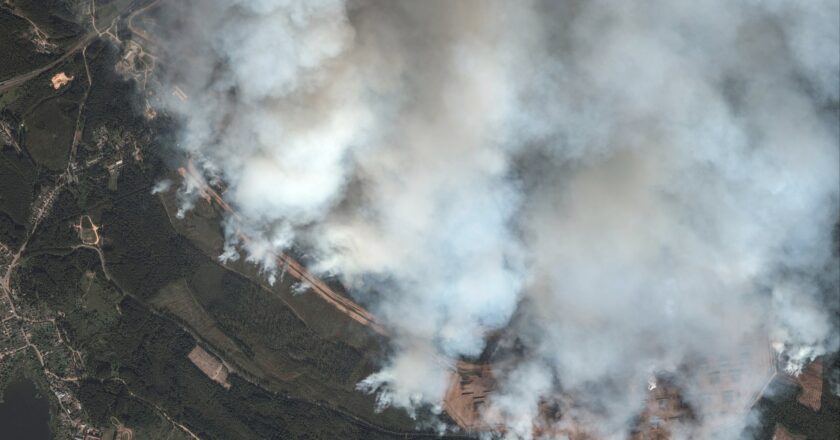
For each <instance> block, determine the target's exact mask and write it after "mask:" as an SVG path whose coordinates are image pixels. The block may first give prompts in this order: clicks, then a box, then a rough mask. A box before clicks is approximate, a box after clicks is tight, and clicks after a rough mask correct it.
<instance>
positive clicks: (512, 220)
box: [165, 0, 840, 437]
mask: <svg viewBox="0 0 840 440" xmlns="http://www.w3.org/2000/svg"><path fill="white" fill-rule="evenodd" d="M165 7H166V8H169V9H170V11H167V12H168V14H165V15H168V16H170V17H173V18H171V19H172V20H175V21H174V22H173V23H171V24H172V26H170V31H169V32H170V33H171V37H172V38H170V41H169V42H168V43H167V45H168V47H169V48H170V52H171V54H173V55H174V56H176V57H177V60H178V63H177V64H173V65H171V66H170V67H169V69H170V72H169V76H168V77H167V78H166V80H165V82H167V83H168V84H170V85H178V86H179V87H181V88H182V89H183V90H184V91H185V92H186V94H187V95H189V97H190V98H189V100H187V101H186V102H181V101H179V100H177V99H174V98H173V99H172V101H171V102H168V103H167V105H168V107H169V108H170V110H172V111H174V112H177V113H178V114H180V115H182V116H183V117H184V122H185V125H184V131H183V136H182V139H181V144H180V145H181V147H182V148H183V149H184V150H186V151H187V152H189V154H190V155H191V156H192V157H193V158H194V161H195V163H196V164H197V165H198V166H199V168H200V169H201V170H202V171H203V172H204V173H205V174H206V175H207V176H208V178H209V179H220V180H221V181H223V182H224V183H225V184H226V186H227V188H228V189H227V191H226V193H225V197H226V200H227V202H228V203H230V204H231V205H232V206H234V207H235V209H236V210H237V211H238V212H239V213H240V214H241V218H239V219H235V218H229V219H227V221H226V227H227V228H228V230H229V231H230V234H229V241H228V245H227V250H226V252H225V253H224V255H222V256H221V257H220V258H223V259H230V258H238V257H239V253H240V252H241V253H242V256H244V257H245V258H248V259H250V260H252V261H255V262H256V263H258V264H260V265H262V266H263V268H264V269H265V270H266V272H267V276H269V277H273V276H275V272H276V271H277V268H276V267H275V266H274V264H275V263H274V258H273V252H278V251H282V250H284V249H287V248H289V247H290V246H292V245H293V244H294V245H296V246H301V247H304V248H306V249H309V250H310V253H311V255H313V260H314V261H316V263H315V267H313V268H312V269H313V270H316V271H319V272H322V273H330V274H337V275H338V276H340V278H341V279H342V280H343V282H344V283H345V284H346V285H347V286H348V288H349V291H350V292H351V294H352V295H353V296H354V297H356V298H357V299H359V300H360V301H362V302H364V303H365V304H366V305H368V306H369V308H370V309H371V311H372V312H373V313H374V314H375V315H376V316H377V317H378V318H379V319H380V320H381V321H382V323H383V324H384V325H385V326H386V327H387V328H388V329H389V331H390V332H391V333H392V334H393V335H394V338H393V344H394V348H395V350H394V352H395V354H394V356H393V358H391V359H388V360H387V361H386V362H385V363H384V364H383V367H382V370H381V371H379V372H377V373H375V374H374V375H372V376H371V377H369V378H368V379H367V380H366V381H365V382H363V383H362V384H360V388H362V389H364V390H368V391H371V392H377V393H378V394H379V397H380V402H381V403H382V404H383V405H397V406H402V407H406V408H409V409H411V408H413V407H416V406H417V405H423V404H432V405H435V404H438V403H439V402H440V400H441V398H442V396H443V393H444V391H445V387H446V384H447V378H448V374H449V373H448V370H447V367H446V365H445V363H443V362H441V361H440V360H441V359H457V358H471V357H476V356H478V355H479V354H480V353H481V352H482V350H484V348H485V341H486V337H487V335H488V334H489V333H490V332H492V331H495V330H500V329H505V331H504V335H503V336H502V337H501V342H500V346H502V347H513V346H516V347H518V348H517V352H519V353H520V354H521V356H514V357H510V356H508V357H507V358H505V360H504V362H501V363H500V365H499V366H497V368H498V370H499V371H498V374H497V375H498V377H499V380H500V385H499V390H498V393H497V394H496V395H494V396H493V398H492V401H491V402H490V405H489V407H488V410H487V411H486V417H488V420H490V419H492V421H494V422H495V421H503V422H504V423H506V424H507V425H508V426H509V427H510V431H509V432H510V433H511V434H512V435H518V436H522V437H527V436H529V435H531V432H532V431H531V428H532V422H533V420H534V419H535V417H536V415H537V411H538V402H539V399H540V398H541V396H546V395H551V394H553V393H555V392H557V390H558V389H563V390H565V391H569V392H571V393H573V394H576V395H578V396H580V395H585V396H586V397H585V398H582V399H580V402H577V403H576V404H575V405H574V411H573V412H572V413H573V414H572V415H569V416H568V417H572V416H574V417H577V418H579V419H580V420H588V421H590V422H592V425H593V426H595V427H596V428H594V429H596V430H598V431H599V433H600V434H601V435H603V436H613V435H615V436H619V435H620V434H621V433H623V432H625V431H626V429H627V427H628V425H627V424H628V421H629V420H630V419H631V418H632V416H633V415H634V414H636V413H638V412H639V409H640V405H641V403H640V402H641V401H642V400H643V398H644V392H645V388H644V387H645V384H646V381H647V379H648V378H649V377H650V376H651V375H654V374H659V373H661V372H676V371H677V370H678V369H679V367H680V366H681V365H682V364H683V363H685V362H686V361H687V360H688V359H690V358H692V357H713V356H715V355H716V354H718V353H720V352H726V353H730V352H736V351H737V350H739V348H738V347H739V345H738V344H739V343H742V342H743V341H744V340H752V338H754V337H755V335H756V334H769V335H770V336H769V339H770V341H771V342H772V343H773V344H774V347H775V348H776V349H777V350H778V353H779V354H780V355H781V356H782V358H783V359H785V362H787V366H788V368H790V369H791V370H796V369H797V368H800V367H801V365H803V363H805V362H807V361H809V360H810V359H812V358H814V357H815V356H818V355H820V354H823V353H826V352H829V351H833V350H836V349H837V346H838V340H837V338H836V330H837V329H836V328H833V327H832V325H833V324H832V323H833V317H834V315H832V314H833V313H836V310H833V309H831V308H830V307H827V306H826V304H836V298H837V289H838V284H837V271H836V266H837V255H836V244H833V243H835V241H834V240H835V238H833V237H832V230H833V228H834V226H835V224H836V222H837V220H838V167H840V165H838V160H840V156H838V120H837V118H838V95H839V94H840V91H839V90H838V87H840V86H838V81H840V77H839V76H838V75H840V61H838V57H840V55H838V51H840V46H839V45H838V24H837V22H836V21H837V16H838V13H840V10H839V9H840V7H838V3H837V1H836V0H826V1H811V2H783V1H758V0H755V1H750V0H742V1H734V2H733V1H694V2H673V1H664V0H663V1H647V2H607V1H565V2H549V1H546V2H541V1H530V2H502V1H499V2H496V1H481V2H472V1H458V2H449V1H397V2H394V1H374V0H370V1H368V0H359V1H353V0H350V1H346V2H345V1H341V0H323V1H313V0H300V1H294V0H260V1H246V0H207V1H202V2H194V4H192V3H191V2H171V4H168V5H166V6H165ZM182 191H183V193H182V196H183V199H184V203H185V207H189V201H190V197H191V194H190V188H189V187H186V188H183V189H182ZM236 231H245V233H246V234H247V235H249V236H251V237H254V238H259V239H257V240H250V241H248V242H247V243H240V242H238V238H237V237H238V235H237V234H236ZM509 351H510V350H509ZM687 386H688V387H689V390H688V392H687V394H688V397H689V398H691V389H690V385H687ZM756 391H758V390H757V389H753V390H744V392H756ZM701 411H702V409H701Z"/></svg>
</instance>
